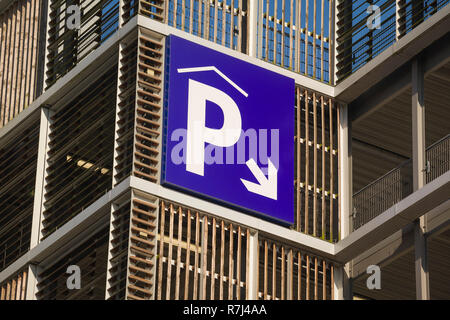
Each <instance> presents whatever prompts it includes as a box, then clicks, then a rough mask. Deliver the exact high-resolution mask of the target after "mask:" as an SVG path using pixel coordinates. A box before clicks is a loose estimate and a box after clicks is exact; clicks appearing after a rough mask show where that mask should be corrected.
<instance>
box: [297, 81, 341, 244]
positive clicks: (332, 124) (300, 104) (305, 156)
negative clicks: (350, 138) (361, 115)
mask: <svg viewBox="0 0 450 320" xmlns="http://www.w3.org/2000/svg"><path fill="white" fill-rule="evenodd" d="M338 108H339V105H338V104H337V103H335V102H334V101H333V99H331V98H328V97H325V96H321V95H319V94H317V93H315V92H312V91H308V90H307V89H304V88H300V87H299V88H297V90H296V136H295V141H296V142H295V143H296V157H295V161H296V166H295V177H296V178H295V188H296V198H295V203H296V214H295V229H296V230H297V231H301V232H304V233H306V234H311V235H313V236H316V237H320V238H322V239H324V240H329V241H336V240H337V239H338V237H339V235H338V232H337V230H338V200H339V199H338V149H339V146H338V137H337V135H338V128H339V122H338V119H339V117H338Z"/></svg>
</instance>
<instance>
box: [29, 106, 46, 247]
mask: <svg viewBox="0 0 450 320" xmlns="http://www.w3.org/2000/svg"><path fill="white" fill-rule="evenodd" d="M40 112H41V115H40V117H41V121H40V124H39V126H40V128H39V146H38V148H39V149H38V156H37V165H36V182H35V187H34V204H33V219H32V223H31V239H30V250H31V249H33V248H34V247H35V246H37V245H38V244H39V242H40V238H41V230H42V229H41V221H42V213H43V211H44V193H45V177H46V169H47V152H48V149H49V148H48V135H49V133H50V128H49V126H50V110H49V109H48V108H46V107H42V108H41V109H40Z"/></svg>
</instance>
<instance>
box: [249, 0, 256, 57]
mask: <svg viewBox="0 0 450 320" xmlns="http://www.w3.org/2000/svg"><path fill="white" fill-rule="evenodd" d="M257 27H258V0H249V8H248V54H249V56H250V57H255V58H256V57H257V51H256V47H257V41H258V38H257V33H256V31H257Z"/></svg>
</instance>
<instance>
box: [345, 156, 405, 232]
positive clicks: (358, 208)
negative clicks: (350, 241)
mask: <svg viewBox="0 0 450 320" xmlns="http://www.w3.org/2000/svg"><path fill="white" fill-rule="evenodd" d="M412 183H413V181H412V161H411V160H407V161H405V162H404V163H402V164H401V165H400V166H398V167H397V168H394V169H392V170H391V171H389V172H388V173H386V174H385V175H384V176H382V177H380V178H378V179H377V180H375V181H373V182H372V183H370V184H369V185H367V186H365V187H364V188H363V189H361V190H360V191H358V192H356V193H355V194H354V195H353V215H352V218H353V230H356V229H358V228H360V227H361V226H363V225H364V224H366V223H367V222H369V221H370V220H372V219H373V218H375V217H377V216H378V215H379V214H381V213H382V212H384V211H386V210H387V209H389V208H390V207H392V206H393V205H394V204H396V203H398V202H399V201H401V200H402V199H404V198H405V197H407V196H408V195H410V194H411V193H412Z"/></svg>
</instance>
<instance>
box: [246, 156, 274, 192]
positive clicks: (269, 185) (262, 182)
mask: <svg viewBox="0 0 450 320" xmlns="http://www.w3.org/2000/svg"><path fill="white" fill-rule="evenodd" d="M268 160H269V161H268V162H269V170H268V177H266V176H265V175H264V173H263V172H262V171H261V169H260V168H259V167H258V165H257V164H256V162H255V160H253V159H249V160H248V161H247V162H246V163H245V164H246V165H247V167H248V168H249V169H250V171H251V172H252V173H253V175H254V176H255V178H256V180H258V182H259V184H258V183H254V182H250V181H247V180H244V179H241V181H242V183H243V184H244V186H245V187H246V188H247V190H248V191H250V192H253V193H256V194H259V195H261V196H263V197H267V198H271V199H274V200H277V180H278V179H277V171H278V170H277V168H275V166H274V165H273V163H272V161H270V159H268Z"/></svg>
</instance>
